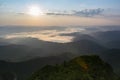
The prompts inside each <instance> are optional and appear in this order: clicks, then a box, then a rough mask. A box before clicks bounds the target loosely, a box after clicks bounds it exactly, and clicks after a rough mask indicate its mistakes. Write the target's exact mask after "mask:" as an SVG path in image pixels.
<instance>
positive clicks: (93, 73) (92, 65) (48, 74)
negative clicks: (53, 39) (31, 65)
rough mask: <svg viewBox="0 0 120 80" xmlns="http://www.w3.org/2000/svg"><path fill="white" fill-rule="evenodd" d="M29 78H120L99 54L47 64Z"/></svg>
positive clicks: (99, 79)
mask: <svg viewBox="0 0 120 80" xmlns="http://www.w3.org/2000/svg"><path fill="white" fill-rule="evenodd" d="M28 80H120V78H118V76H117V75H116V74H115V73H114V71H113V69H112V67H111V66H110V65H109V64H108V63H106V62H104V61H103V60H101V59H100V57H99V56H96V55H90V56H80V57H76V58H74V59H72V60H70V61H64V63H62V64H56V65H47V66H45V67H43V68H41V69H39V70H38V71H36V72H34V73H33V74H32V76H31V77H30V78H29V79H28Z"/></svg>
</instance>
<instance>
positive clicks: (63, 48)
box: [0, 31, 120, 80]
mask: <svg viewBox="0 0 120 80" xmlns="http://www.w3.org/2000/svg"><path fill="white" fill-rule="evenodd" d="M119 35H120V31H105V32H94V33H91V34H82V33H70V34H68V33H67V34H61V36H74V39H73V41H72V42H69V43H55V42H47V41H42V40H38V39H36V38H12V39H3V38H1V39H0V60H1V61H0V75H3V74H6V73H7V74H8V76H9V75H12V76H16V78H18V80H25V78H27V77H28V76H30V75H31V74H32V72H34V71H36V70H38V69H40V68H41V67H43V66H45V65H47V64H59V63H63V62H64V61H68V60H70V59H72V58H74V57H76V56H80V55H99V56H100V57H101V58H102V59H103V60H104V61H106V62H108V63H109V64H110V65H111V66H112V67H113V69H114V71H115V72H116V73H117V74H118V75H119V74H120V43H119V42H120V38H119ZM0 79H1V77H0ZM6 80H7V79H6ZM11 80H12V79H11Z"/></svg>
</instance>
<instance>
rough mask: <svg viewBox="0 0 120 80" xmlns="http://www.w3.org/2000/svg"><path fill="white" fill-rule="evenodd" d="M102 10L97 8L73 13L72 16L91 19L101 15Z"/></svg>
mask: <svg viewBox="0 0 120 80" xmlns="http://www.w3.org/2000/svg"><path fill="white" fill-rule="evenodd" d="M103 11H104V9H101V8H98V9H85V10H81V11H74V14H73V15H76V16H85V17H92V16H97V15H101V14H102V13H103Z"/></svg>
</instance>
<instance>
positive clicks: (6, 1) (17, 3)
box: [0, 0, 120, 10]
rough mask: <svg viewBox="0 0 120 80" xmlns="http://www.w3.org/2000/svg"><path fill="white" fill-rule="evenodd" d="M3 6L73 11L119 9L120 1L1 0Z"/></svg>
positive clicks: (17, 8)
mask: <svg viewBox="0 0 120 80" xmlns="http://www.w3.org/2000/svg"><path fill="white" fill-rule="evenodd" d="M0 3H1V4H2V5H3V6H6V7H9V8H12V9H16V10H19V9H20V8H22V9H23V7H25V6H26V5H30V4H38V5H42V6H43V7H45V8H46V9H48V10H52V9H58V10H73V9H83V8H113V9H119V7H120V6H119V4H120V0H0Z"/></svg>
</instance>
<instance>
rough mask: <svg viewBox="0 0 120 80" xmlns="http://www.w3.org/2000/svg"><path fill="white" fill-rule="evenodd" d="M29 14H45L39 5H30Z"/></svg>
mask: <svg viewBox="0 0 120 80" xmlns="http://www.w3.org/2000/svg"><path fill="white" fill-rule="evenodd" d="M28 14H29V15H31V16H40V15H43V12H42V10H41V9H40V7H39V6H30V7H29V10H28Z"/></svg>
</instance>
